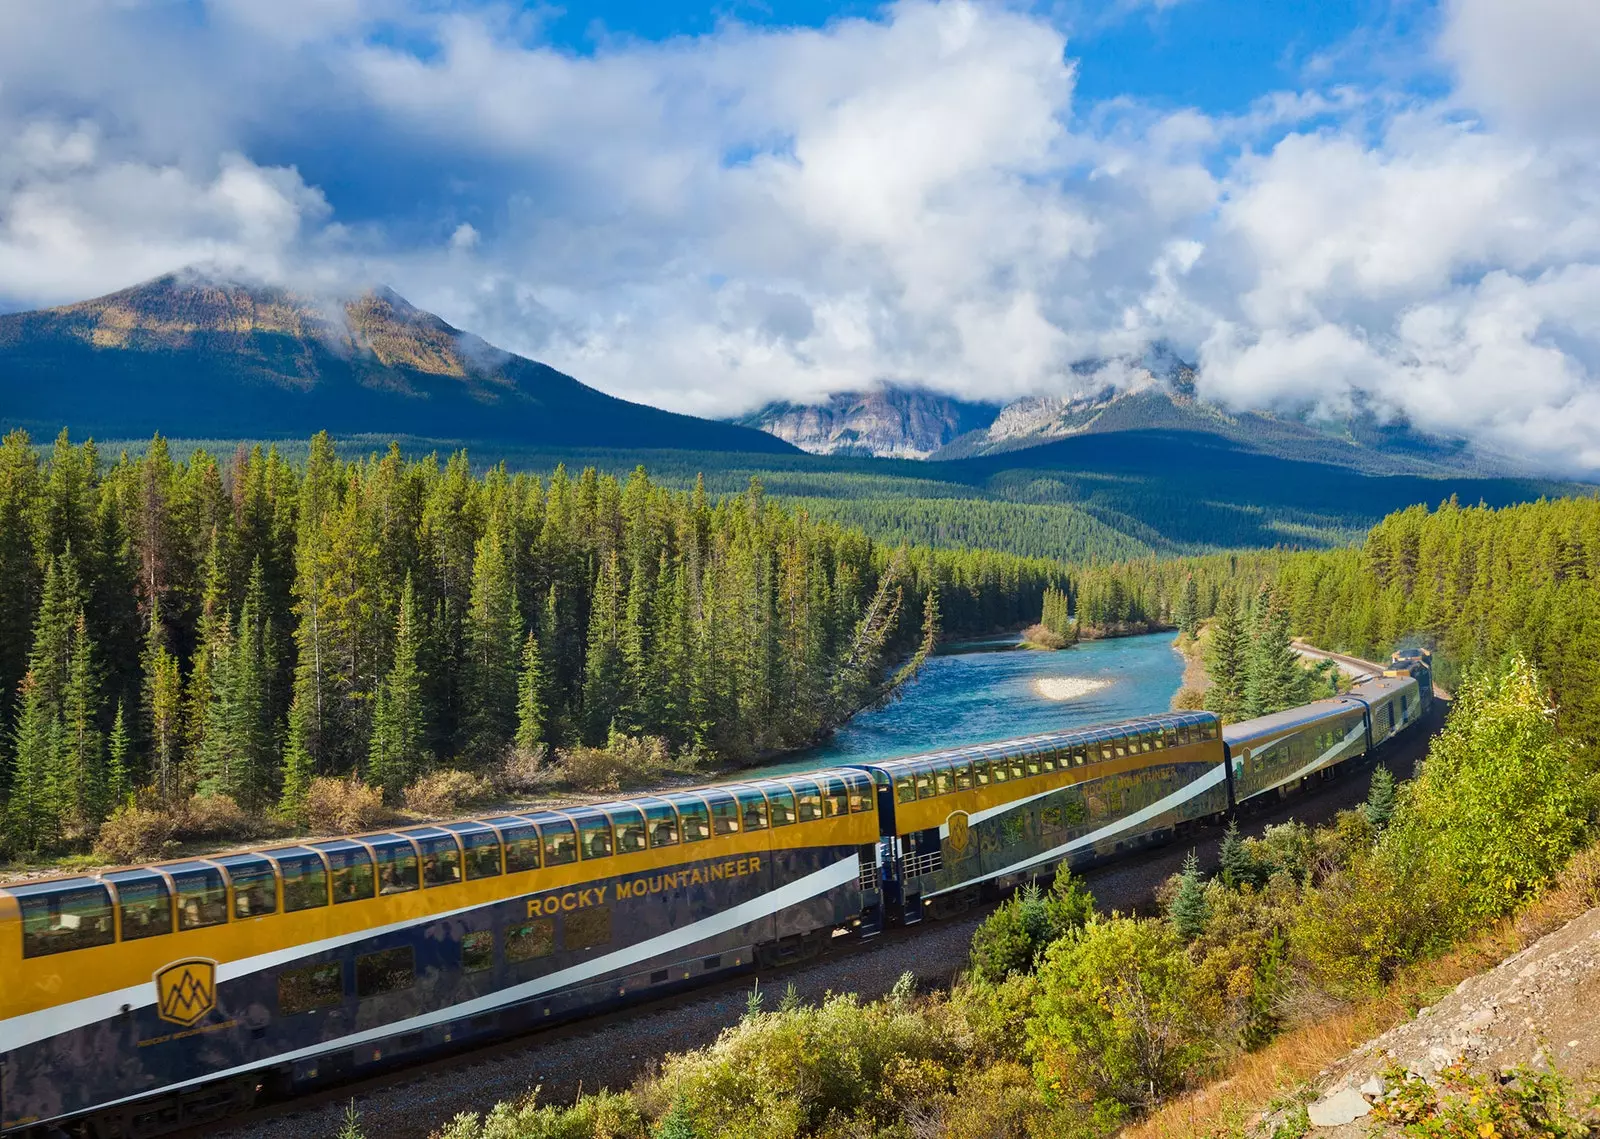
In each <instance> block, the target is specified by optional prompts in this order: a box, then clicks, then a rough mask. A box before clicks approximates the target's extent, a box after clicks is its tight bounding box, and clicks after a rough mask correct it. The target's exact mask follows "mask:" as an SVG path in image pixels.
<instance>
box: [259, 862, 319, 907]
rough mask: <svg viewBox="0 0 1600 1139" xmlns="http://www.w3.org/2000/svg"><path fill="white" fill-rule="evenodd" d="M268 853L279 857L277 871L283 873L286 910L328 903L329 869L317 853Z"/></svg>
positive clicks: (284, 905)
mask: <svg viewBox="0 0 1600 1139" xmlns="http://www.w3.org/2000/svg"><path fill="white" fill-rule="evenodd" d="M268 853H269V854H273V856H274V857H275V858H276V859H277V861H278V873H280V874H282V875H283V912H284V913H286V914H292V913H295V912H297V911H299V910H310V909H315V908H316V907H317V906H325V905H327V904H328V871H327V868H326V867H324V866H323V865H322V859H320V858H318V857H317V856H316V855H315V854H289V853H283V854H278V853H275V852H273V851H268Z"/></svg>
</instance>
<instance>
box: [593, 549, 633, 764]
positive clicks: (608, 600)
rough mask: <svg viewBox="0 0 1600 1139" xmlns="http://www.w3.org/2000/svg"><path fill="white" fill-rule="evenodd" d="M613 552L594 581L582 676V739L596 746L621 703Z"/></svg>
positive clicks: (618, 598) (621, 668)
mask: <svg viewBox="0 0 1600 1139" xmlns="http://www.w3.org/2000/svg"><path fill="white" fill-rule="evenodd" d="M618 576H619V575H618V565H617V555H616V552H615V551H612V553H611V554H610V556H609V557H607V558H606V560H605V563H604V565H603V568H602V569H601V571H600V580H599V581H597V582H596V583H595V594H594V604H593V606H592V607H591V608H590V610H589V643H588V651H587V653H586V655H585V662H584V678H583V722H584V737H585V739H586V740H587V741H588V742H589V743H591V744H594V745H596V746H598V745H600V744H602V743H604V742H605V740H606V737H607V736H608V735H609V733H610V730H611V723H612V720H613V719H614V718H615V716H616V714H617V710H618V708H619V707H620V706H621V704H622V698H623V694H624V692H625V690H626V689H625V685H626V675H625V669H624V663H623V660H622V646H621V644H620V643H619V642H620V637H619V635H618V634H619V631H620V629H619V626H620V625H621V622H622V613H621V611H620V608H621V600H622V599H621V596H620V595H621V582H620V581H619V580H618Z"/></svg>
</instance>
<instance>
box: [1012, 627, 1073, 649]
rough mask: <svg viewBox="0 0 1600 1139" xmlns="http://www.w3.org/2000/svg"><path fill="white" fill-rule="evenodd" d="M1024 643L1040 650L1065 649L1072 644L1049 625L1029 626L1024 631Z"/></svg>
mask: <svg viewBox="0 0 1600 1139" xmlns="http://www.w3.org/2000/svg"><path fill="white" fill-rule="evenodd" d="M1022 643H1023V644H1024V645H1032V646H1034V647H1035V648H1040V649H1064V648H1066V647H1067V645H1069V644H1070V643H1071V642H1070V641H1068V640H1067V638H1065V637H1063V636H1062V635H1061V634H1060V633H1058V632H1056V631H1055V630H1054V629H1052V628H1050V627H1049V626H1047V625H1029V626H1028V627H1027V628H1026V629H1024V630H1022Z"/></svg>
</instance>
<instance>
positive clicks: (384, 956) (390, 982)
mask: <svg viewBox="0 0 1600 1139" xmlns="http://www.w3.org/2000/svg"><path fill="white" fill-rule="evenodd" d="M416 980H417V959H416V954H415V953H414V952H413V951H412V948H411V946H409V945H401V946H397V947H395V948H394V949H385V950H382V951H381V952H378V953H367V954H363V955H362V956H360V957H357V958H356V997H357V999H359V1000H366V999H367V998H368V997H381V996H383V995H384V994H386V993H398V992H402V991H404V990H406V989H409V988H410V987H411V986H412V985H414V984H415V983H416Z"/></svg>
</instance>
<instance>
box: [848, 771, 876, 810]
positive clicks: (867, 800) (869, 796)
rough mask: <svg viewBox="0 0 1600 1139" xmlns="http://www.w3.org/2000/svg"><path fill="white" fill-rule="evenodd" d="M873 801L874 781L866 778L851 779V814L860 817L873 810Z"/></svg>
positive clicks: (856, 777)
mask: <svg viewBox="0 0 1600 1139" xmlns="http://www.w3.org/2000/svg"><path fill="white" fill-rule="evenodd" d="M872 800H873V790H872V781H871V780H870V779H867V778H866V777H865V776H853V777H851V779H850V813H851V814H853V815H860V814H864V813H866V812H867V811H870V810H872V806H873V804H872Z"/></svg>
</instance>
